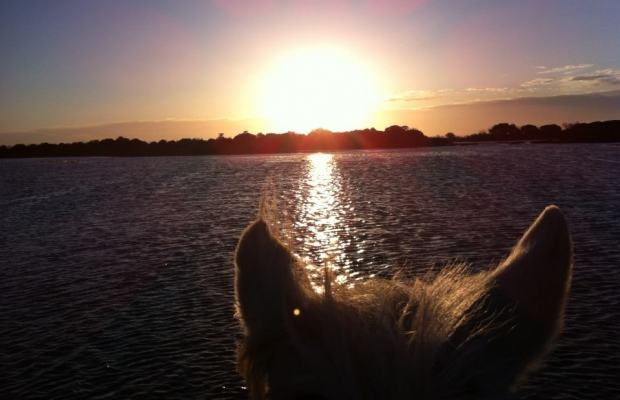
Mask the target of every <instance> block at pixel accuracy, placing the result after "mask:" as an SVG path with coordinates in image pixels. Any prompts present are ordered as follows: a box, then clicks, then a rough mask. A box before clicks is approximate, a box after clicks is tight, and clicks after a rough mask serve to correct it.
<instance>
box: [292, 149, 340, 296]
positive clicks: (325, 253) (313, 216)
mask: <svg viewBox="0 0 620 400" xmlns="http://www.w3.org/2000/svg"><path fill="white" fill-rule="evenodd" d="M342 186H343V182H342V177H341V176H340V174H339V172H338V166H337V163H336V161H335V160H334V156H333V154H323V153H317V154H311V155H309V156H308V157H307V173H306V178H305V179H304V180H303V181H302V182H301V188H300V189H301V190H300V191H299V192H298V195H297V196H298V199H297V200H298V202H299V204H300V205H301V207H300V211H299V215H298V218H297V219H296V220H297V222H296V223H295V225H296V226H295V231H296V232H297V233H298V237H297V241H298V244H300V246H299V248H298V249H299V250H300V252H301V253H302V254H303V256H304V258H305V259H306V260H307V261H308V262H309V265H308V267H307V268H308V270H309V271H308V272H309V275H310V279H311V282H312V284H313V286H314V288H315V290H317V291H321V289H322V286H323V281H324V277H323V268H324V267H327V268H329V269H330V270H331V271H332V273H333V275H334V282H335V283H336V284H340V285H344V284H347V283H348V282H349V281H350V279H349V277H350V274H349V272H350V269H351V260H350V259H349V258H348V257H347V255H346V252H345V249H346V248H347V246H349V245H350V239H349V238H350V236H349V225H348V218H347V214H348V213H349V212H350V211H352V208H351V207H350V205H349V204H347V201H346V196H345V195H344V193H343V187H342ZM349 284H350V283H349Z"/></svg>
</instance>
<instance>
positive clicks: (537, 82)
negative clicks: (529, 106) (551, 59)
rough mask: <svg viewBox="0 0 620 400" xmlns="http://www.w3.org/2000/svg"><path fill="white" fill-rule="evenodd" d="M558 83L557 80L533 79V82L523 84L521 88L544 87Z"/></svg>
mask: <svg viewBox="0 0 620 400" xmlns="http://www.w3.org/2000/svg"><path fill="white" fill-rule="evenodd" d="M557 81H558V79H557V78H536V79H532V80H531V81H527V82H524V83H522V84H521V87H525V88H530V87H534V86H543V85H549V84H551V83H555V82H557Z"/></svg>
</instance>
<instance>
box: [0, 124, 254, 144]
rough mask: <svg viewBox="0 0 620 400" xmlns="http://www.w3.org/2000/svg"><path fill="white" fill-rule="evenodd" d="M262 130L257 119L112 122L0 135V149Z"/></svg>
mask: <svg viewBox="0 0 620 400" xmlns="http://www.w3.org/2000/svg"><path fill="white" fill-rule="evenodd" d="M257 126H263V127H264V126H265V123H264V121H261V120H259V119H252V118H248V119H244V120H233V119H227V118H220V119H183V118H168V119H165V120H154V121H130V122H116V123H109V124H101V125H88V126H69V127H56V128H45V129H37V130H31V131H14V132H0V145H13V144H17V143H24V144H29V143H43V142H48V143H61V142H65V143H67V142H76V141H83V142H87V141H89V140H95V139H97V140H99V139H105V138H116V137H118V136H124V137H127V138H140V139H142V140H146V141H159V140H161V139H166V140H179V139H182V138H202V139H209V138H214V137H217V134H218V133H219V132H224V133H226V135H227V136H234V135H236V134H238V133H240V132H242V131H244V130H246V129H252V127H257Z"/></svg>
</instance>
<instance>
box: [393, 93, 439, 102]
mask: <svg viewBox="0 0 620 400" xmlns="http://www.w3.org/2000/svg"><path fill="white" fill-rule="evenodd" d="M440 92H442V91H440ZM438 97H441V95H440V94H439V92H433V91H430V90H407V91H405V92H403V93H399V94H395V95H392V96H388V97H387V99H386V101H389V102H408V101H425V100H434V99H436V98H438Z"/></svg>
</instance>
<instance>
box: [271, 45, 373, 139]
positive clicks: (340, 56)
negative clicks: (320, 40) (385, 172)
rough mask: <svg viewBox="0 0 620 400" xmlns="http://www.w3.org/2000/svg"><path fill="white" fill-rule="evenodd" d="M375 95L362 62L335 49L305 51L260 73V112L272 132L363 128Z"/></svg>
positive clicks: (288, 57) (290, 56)
mask: <svg viewBox="0 0 620 400" xmlns="http://www.w3.org/2000/svg"><path fill="white" fill-rule="evenodd" d="M377 98H378V96H377V89H376V82H375V81H374V79H373V75H372V74H371V72H370V70H369V69H368V68H367V66H366V65H365V64H364V63H362V62H360V61H358V60H355V59H354V58H353V57H350V56H347V55H345V54H344V53H343V52H339V51H336V50H335V49H324V48H321V49H312V50H310V49H306V50H304V51H300V52H297V53H294V54H292V55H289V56H287V57H285V58H284V59H282V60H281V61H280V62H279V63H277V65H275V66H274V67H273V68H272V70H271V71H270V72H269V73H268V74H267V76H266V77H265V88H264V97H263V99H262V102H263V103H262V109H263V115H264V116H265V117H266V118H267V119H268V120H269V121H271V123H272V124H273V126H274V128H275V130H276V132H285V131H289V130H292V131H296V132H299V133H306V132H309V131H310V130H312V129H314V128H319V127H321V128H325V129H330V130H333V131H341V130H351V129H356V128H364V127H365V125H366V124H367V122H368V121H369V117H370V112H371V109H372V106H373V104H374V102H375V100H376V99H377Z"/></svg>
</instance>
